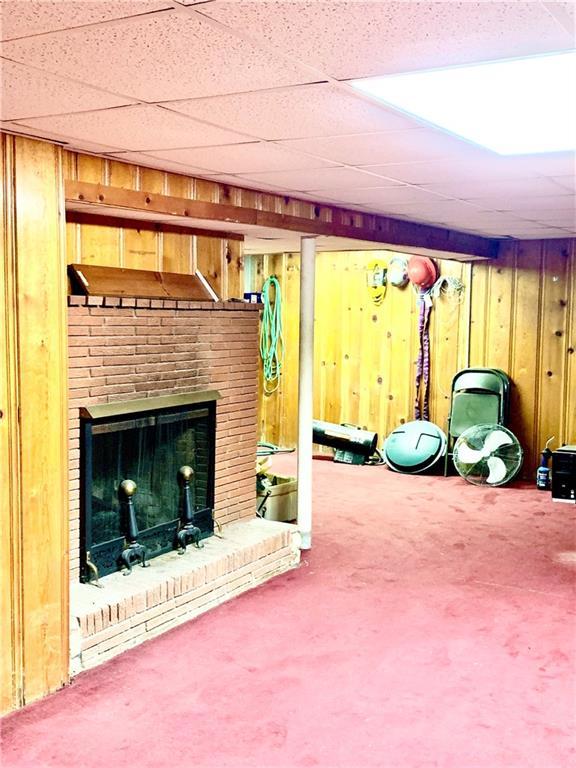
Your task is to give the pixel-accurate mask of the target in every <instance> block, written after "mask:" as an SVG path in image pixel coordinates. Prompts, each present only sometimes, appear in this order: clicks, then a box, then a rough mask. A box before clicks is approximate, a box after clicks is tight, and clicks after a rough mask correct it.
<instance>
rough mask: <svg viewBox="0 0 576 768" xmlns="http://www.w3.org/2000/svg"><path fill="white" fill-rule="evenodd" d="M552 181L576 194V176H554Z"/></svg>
mask: <svg viewBox="0 0 576 768" xmlns="http://www.w3.org/2000/svg"><path fill="white" fill-rule="evenodd" d="M552 181H553V182H554V183H555V184H558V186H559V187H562V188H564V189H569V190H570V191H571V192H576V176H554V177H552Z"/></svg>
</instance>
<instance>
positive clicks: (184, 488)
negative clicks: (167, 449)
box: [178, 465, 204, 555]
mask: <svg viewBox="0 0 576 768" xmlns="http://www.w3.org/2000/svg"><path fill="white" fill-rule="evenodd" d="M193 481H194V470H193V469H192V467H188V466H186V465H185V466H183V467H180V469H179V470H178V485H179V486H180V494H181V495H180V498H181V502H180V520H181V525H182V527H181V528H180V530H179V531H178V547H179V549H178V554H179V555H183V554H184V552H186V545H187V544H188V542H190V541H191V542H192V543H193V544H195V545H196V546H197V547H198V549H201V548H202V547H203V546H204V544H203V542H202V541H201V536H202V531H201V530H200V528H198V526H196V525H194V522H193V521H194V509H195V501H196V500H195V498H194V485H193Z"/></svg>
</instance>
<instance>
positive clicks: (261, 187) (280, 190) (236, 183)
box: [201, 171, 286, 195]
mask: <svg viewBox="0 0 576 768" xmlns="http://www.w3.org/2000/svg"><path fill="white" fill-rule="evenodd" d="M201 175H202V176H204V177H205V178H207V179H211V180H212V181H217V182H219V183H220V184H230V185H231V186H233V187H246V188H247V189H255V190H257V191H259V192H275V193H277V194H279V195H283V194H285V192H286V189H285V188H284V187H277V186H275V185H274V184H269V183H267V182H262V183H261V182H256V181H252V180H251V179H249V178H247V177H245V176H236V175H235V174H229V173H216V174H214V173H206V171H203V172H202V174H201Z"/></svg>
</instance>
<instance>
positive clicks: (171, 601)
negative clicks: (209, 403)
mask: <svg viewBox="0 0 576 768" xmlns="http://www.w3.org/2000/svg"><path fill="white" fill-rule="evenodd" d="M257 310H258V307H256V306H254V305H251V304H244V303H235V302H234V303H201V302H190V301H180V300H178V301H175V300H154V299H118V298H99V297H92V296H91V297H76V296H72V297H70V298H69V387H70V389H69V398H70V400H69V406H70V420H69V424H70V451H69V471H70V578H71V587H72V594H71V603H72V621H71V626H72V659H73V665H72V671H73V672H76V671H79V670H81V669H84V668H88V667H90V666H94V665H96V664H98V663H100V662H101V661H104V660H105V659H106V658H109V657H110V656H113V655H116V653H119V652H121V651H122V650H124V649H125V648H129V647H132V646H133V645H136V644H137V643H138V642H142V641H143V640H145V639H147V638H148V637H151V636H153V635H154V634H159V632H161V631H165V630H166V629H169V628H171V627H172V626H175V625H176V624H178V623H181V622H182V621H185V620H188V618H191V617H192V616H195V615H197V614H198V613H201V612H202V611H203V610H207V608H209V607H211V606H212V605H216V604H218V603H219V602H223V601H224V600H226V599H228V598H229V597H230V596H232V595H234V594H237V593H238V592H240V591H243V590H244V589H248V588H250V587H251V586H254V585H255V584H257V583H260V582H261V581H264V580H265V579H266V578H269V577H270V576H272V575H275V574H276V573H280V572H282V571H283V570H286V569H287V568H289V567H293V566H294V565H295V564H296V563H297V561H298V558H299V555H298V548H297V542H296V535H295V534H294V531H293V528H292V527H291V526H287V525H284V524H281V523H271V522H269V521H262V520H260V519H258V518H256V517H255V476H254V475H255V455H256V441H257V386H258V318H259V316H258V311H257ZM214 390H217V391H218V393H219V395H220V399H219V400H218V403H217V409H216V438H215V461H214V518H215V523H216V526H217V531H221V534H222V537H220V536H216V537H211V538H209V539H206V540H205V547H204V548H203V549H201V550H198V549H195V548H194V547H189V548H188V550H187V552H186V553H185V554H184V556H182V557H179V556H178V554H177V553H176V552H169V553H167V554H162V555H161V556H160V557H158V558H156V559H155V560H154V561H152V566H151V567H150V568H147V569H146V570H142V569H140V568H139V566H138V565H135V567H134V569H133V573H132V575H129V576H127V577H125V576H123V575H122V574H120V573H112V574H110V575H109V576H106V577H105V578H104V579H102V580H101V583H102V585H103V588H102V589H97V588H96V587H95V586H93V585H91V584H80V508H81V505H80V492H81V488H80V461H81V456H80V424H81V423H80V413H81V411H82V410H83V411H86V409H88V410H89V409H90V408H91V407H94V406H101V405H104V404H110V403H126V405H127V406H129V404H130V401H135V402H139V403H141V402H142V401H143V400H146V399H150V402H151V403H153V402H155V401H156V400H157V398H159V397H163V396H164V397H165V396H169V395H171V396H178V395H184V394H186V393H199V392H202V391H214Z"/></svg>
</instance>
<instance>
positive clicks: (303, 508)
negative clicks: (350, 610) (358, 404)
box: [298, 237, 316, 549]
mask: <svg viewBox="0 0 576 768" xmlns="http://www.w3.org/2000/svg"><path fill="white" fill-rule="evenodd" d="M315 268H316V240H315V238H313V237H303V238H301V248H300V354H299V366H300V367H299V375H298V529H299V531H300V548H301V549H310V548H311V546H312V419H313V414H312V409H313V403H314V381H313V374H314V278H315Z"/></svg>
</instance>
